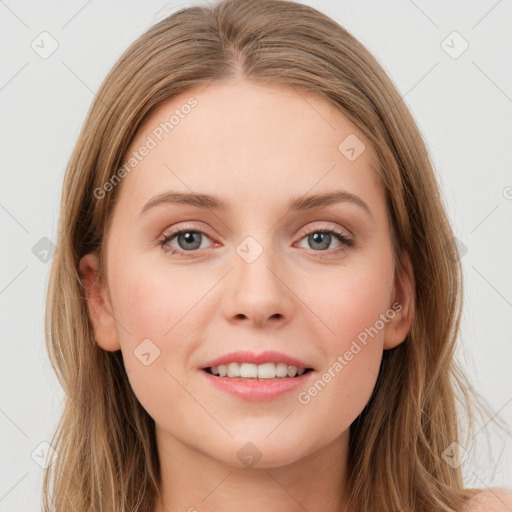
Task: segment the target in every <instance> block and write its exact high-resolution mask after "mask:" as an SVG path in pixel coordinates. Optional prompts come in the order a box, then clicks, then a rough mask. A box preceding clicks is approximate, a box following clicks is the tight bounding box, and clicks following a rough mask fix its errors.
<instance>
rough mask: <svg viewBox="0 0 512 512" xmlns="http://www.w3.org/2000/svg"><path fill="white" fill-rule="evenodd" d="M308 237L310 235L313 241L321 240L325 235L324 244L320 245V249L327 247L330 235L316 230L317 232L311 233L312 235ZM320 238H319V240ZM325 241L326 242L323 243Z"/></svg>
mask: <svg viewBox="0 0 512 512" xmlns="http://www.w3.org/2000/svg"><path fill="white" fill-rule="evenodd" d="M310 237H312V239H313V241H314V242H318V241H320V242H322V239H323V238H324V237H325V240H324V244H323V246H322V247H320V248H321V249H327V248H328V247H329V244H330V241H331V235H330V233H321V232H317V233H313V234H312V235H310ZM319 239H320V240H319ZM325 241H326V242H327V243H325Z"/></svg>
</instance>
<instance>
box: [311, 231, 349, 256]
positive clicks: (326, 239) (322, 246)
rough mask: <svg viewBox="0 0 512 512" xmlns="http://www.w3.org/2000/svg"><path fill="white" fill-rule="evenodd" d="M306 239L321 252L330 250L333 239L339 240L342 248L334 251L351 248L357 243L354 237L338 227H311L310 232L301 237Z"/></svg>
mask: <svg viewBox="0 0 512 512" xmlns="http://www.w3.org/2000/svg"><path fill="white" fill-rule="evenodd" d="M304 239H307V243H308V244H309V246H310V247H311V248H313V249H318V250H319V251H320V252H324V251H326V250H328V249H329V246H330V245H331V242H332V241H333V240H338V242H340V244H341V248H340V247H338V249H334V252H337V251H339V250H343V249H346V248H350V247H353V246H354V245H355V242H354V240H353V239H352V238H350V237H349V236H348V235H346V234H345V233H343V232H341V231H340V230H338V229H336V228H330V229H319V228H314V229H310V230H309V231H308V232H306V234H305V236H303V237H302V238H301V240H304ZM315 252H318V251H315Z"/></svg>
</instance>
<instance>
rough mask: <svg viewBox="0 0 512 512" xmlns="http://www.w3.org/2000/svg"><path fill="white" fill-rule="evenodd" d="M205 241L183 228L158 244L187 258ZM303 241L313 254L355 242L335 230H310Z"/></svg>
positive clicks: (203, 235) (196, 231) (201, 234)
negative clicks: (336, 243)
mask: <svg viewBox="0 0 512 512" xmlns="http://www.w3.org/2000/svg"><path fill="white" fill-rule="evenodd" d="M174 239H176V240H175V242H176V244H177V246H176V245H172V244H171V242H173V241H174ZM205 239H209V240H211V238H210V237H209V236H208V235H206V233H204V232H203V231H201V230H200V229H196V228H193V227H187V226H185V227H182V228H181V229H177V230H174V231H172V232H171V233H168V234H165V235H163V236H162V237H161V238H160V240H159V242H158V243H159V245H160V246H161V247H162V248H163V250H164V251H165V252H166V253H168V254H177V255H180V256H185V257H187V256H193V253H194V252H195V251H198V250H199V249H204V248H205V246H204V244H203V242H204V241H205ZM304 239H307V242H308V243H309V245H310V248H312V249H316V250H315V251H314V252H338V251H341V250H344V249H347V248H350V247H353V246H354V245H355V241H354V239H353V238H352V237H350V236H349V235H347V234H345V233H343V232H342V231H340V230H338V229H336V228H326V229H320V228H313V229H310V230H309V231H306V233H305V234H304V235H303V236H302V238H301V239H300V240H301V241H302V240H304ZM336 240H337V241H338V242H339V244H340V245H339V246H338V248H334V249H332V248H331V249H330V250H329V246H330V245H331V243H332V242H333V241H336Z"/></svg>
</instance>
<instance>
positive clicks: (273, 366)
mask: <svg viewBox="0 0 512 512" xmlns="http://www.w3.org/2000/svg"><path fill="white" fill-rule="evenodd" d="M204 370H205V371H206V372H207V373H210V374H211V375H215V376H218V377H228V378H232V379H237V378H238V379H275V378H279V379H285V378H293V377H300V376H301V375H303V374H304V373H307V372H309V371H311V368H298V367H297V366H292V365H288V364H286V363H264V364H252V363H238V362H232V363H229V364H220V365H218V366H209V367H207V368H204Z"/></svg>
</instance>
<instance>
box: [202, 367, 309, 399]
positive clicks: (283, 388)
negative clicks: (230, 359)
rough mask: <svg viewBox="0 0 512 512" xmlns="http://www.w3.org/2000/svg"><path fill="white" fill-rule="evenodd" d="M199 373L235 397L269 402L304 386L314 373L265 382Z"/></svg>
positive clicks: (266, 380)
mask: <svg viewBox="0 0 512 512" xmlns="http://www.w3.org/2000/svg"><path fill="white" fill-rule="evenodd" d="M221 364H222V363H221ZM262 364H263V363H262ZM213 366H216V365H213ZM200 373H201V374H203V375H204V376H205V378H206V379H208V380H209V382H211V383H212V384H213V385H214V386H216V387H217V388H219V389H221V390H223V391H227V392H228V393H231V394H233V395H235V396H237V397H240V398H244V399H246V400H271V399H273V398H277V397H279V396H281V395H284V394H285V393H288V392H290V391H292V390H294V389H297V388H298V387H301V386H304V385H305V383H306V382H307V380H309V378H310V376H311V375H312V374H313V373H315V372H312V371H310V372H307V373H304V374H303V375H301V376H300V377H293V378H287V377H283V378H275V379H265V380H257V379H242V378H238V379H237V378H234V379H232V378H229V377H218V376H215V375H212V374H210V373H207V372H205V371H203V370H201V372H200Z"/></svg>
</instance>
